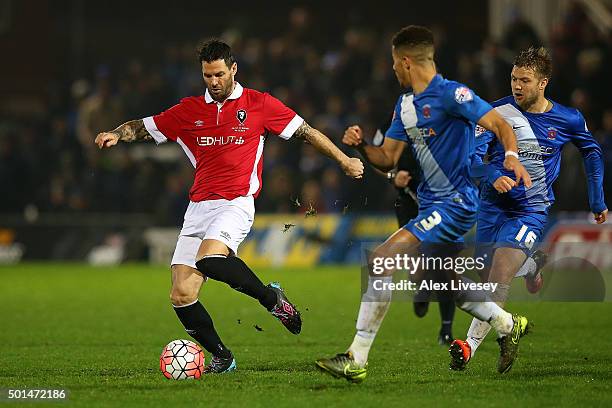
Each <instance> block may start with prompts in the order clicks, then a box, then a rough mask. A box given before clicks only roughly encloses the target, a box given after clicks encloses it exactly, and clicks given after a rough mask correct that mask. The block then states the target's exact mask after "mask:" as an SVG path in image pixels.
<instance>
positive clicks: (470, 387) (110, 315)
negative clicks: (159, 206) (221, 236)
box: [0, 264, 612, 408]
mask: <svg viewBox="0 0 612 408" xmlns="http://www.w3.org/2000/svg"><path fill="white" fill-rule="evenodd" d="M259 273H260V276H261V277H262V278H263V279H264V280H273V279H278V280H279V281H281V283H283V285H284V286H285V287H286V289H287V292H288V294H289V296H290V298H291V299H292V300H293V301H294V302H295V303H297V304H298V305H299V306H300V307H301V309H302V312H303V316H304V327H303V330H302V334H301V335H300V336H293V335H291V334H289V333H288V332H286V331H285V329H284V328H283V327H282V326H281V325H280V324H279V323H278V322H277V321H276V320H274V319H273V318H272V317H270V316H269V315H268V314H267V313H266V312H265V311H264V310H263V309H262V308H261V307H260V306H259V305H258V303H257V302H255V301H253V300H251V299H249V298H247V297H245V296H243V295H240V294H238V293H235V292H233V291H232V290H231V289H229V288H227V287H225V286H223V285H222V284H219V283H216V282H212V283H208V284H206V285H205V288H204V290H203V292H202V294H201V297H200V299H201V300H202V301H203V302H204V303H205V304H206V306H207V308H208V310H209V311H210V313H211V314H212V316H213V318H214V319H215V325H216V327H217V329H218V331H219V333H220V334H221V336H222V338H223V339H224V342H225V343H226V344H227V345H228V346H229V347H230V348H231V349H232V350H233V352H234V354H235V355H236V357H237V361H238V371H237V372H236V373H233V374H229V375H223V376H212V377H206V378H204V379H203V380H201V381H191V382H188V381H169V380H166V379H165V378H164V377H163V376H162V375H161V373H160V372H159V371H158V366H157V365H158V356H159V353H160V351H161V348H162V347H163V346H164V345H165V344H166V343H167V342H169V341H170V340H172V339H176V338H188V336H187V335H186V333H185V332H184V331H183V330H182V327H181V325H180V324H179V322H178V320H177V319H176V316H175V314H174V312H173V311H172V308H171V307H170V304H169V301H168V290H169V272H168V271H167V269H166V268H163V267H151V266H147V265H127V266H122V267H117V268H94V267H89V266H85V265H78V264H68V265H67V264H26V265H19V266H10V267H2V268H0V282H1V283H0V287H1V290H0V311H1V317H0V319H1V323H2V325H1V329H2V330H1V331H0V344H1V345H2V352H1V353H0V388H64V389H68V390H69V392H70V396H69V402H67V403H64V404H62V405H64V406H83V407H96V406H121V407H125V406H143V407H157V406H160V407H175V406H191V405H193V404H195V405H196V406H197V405H200V406H210V407H212V406H234V405H240V406H243V407H247V406H248V407H251V406H265V407H272V406H274V407H282V406H292V407H300V406H304V405H306V404H308V405H309V406H310V407H315V406H321V407H327V406H353V407H368V406H377V407H381V408H387V407H391V406H404V407H405V406H448V405H451V404H452V405H453V406H454V405H459V404H460V405H462V406H468V407H470V406H485V405H486V406H514V407H517V406H526V405H528V404H529V405H534V406H597V405H599V406H611V405H612V392H611V391H612V390H611V389H612V386H611V381H610V379H611V374H610V373H611V369H610V367H611V365H612V351H611V350H610V346H609V342H610V334H611V333H610V331H611V327H612V304H610V303H590V304H587V303H527V302H521V303H514V304H512V305H511V307H510V308H511V310H516V311H521V312H524V313H525V314H527V315H528V316H529V317H530V318H531V319H532V320H533V321H535V324H536V330H535V332H534V333H532V334H530V335H529V336H527V337H526V338H525V339H524V340H523V342H522V343H521V354H520V358H519V360H518V361H517V363H516V364H515V366H514V368H513V369H512V371H511V372H510V373H509V374H507V375H499V374H497V373H496V371H495V364H496V358H497V344H496V343H495V341H494V340H493V338H490V339H487V340H488V341H487V342H486V343H485V344H484V345H483V346H482V347H481V349H480V350H479V354H478V355H477V358H476V359H475V360H473V361H472V362H471V363H470V366H469V368H468V370H467V371H466V372H463V373H455V372H451V371H449V370H448V368H447V367H448V357H447V353H446V351H445V349H444V348H442V347H440V346H438V345H437V344H436V343H435V340H436V334H437V325H438V315H437V308H436V307H435V305H432V306H433V307H432V310H430V313H429V315H428V316H427V317H426V318H424V319H422V320H418V319H417V318H416V317H414V315H413V314H412V311H411V305H410V304H408V303H394V304H393V305H392V306H391V310H390V312H389V314H388V315H387V318H386V321H385V322H384V324H383V326H382V329H381V331H380V334H379V336H378V338H377V339H376V342H375V344H374V348H373V350H372V352H371V353H370V370H369V373H368V375H369V377H368V379H367V380H366V381H365V382H364V383H363V384H360V385H354V384H349V383H347V382H346V381H344V380H336V379H333V378H331V377H327V376H325V375H323V374H322V373H320V372H318V371H317V370H316V369H315V367H314V364H313V361H314V359H315V358H317V357H322V356H329V355H330V354H334V353H336V352H340V351H344V350H345V348H346V347H347V346H348V344H349V343H350V341H351V339H352V336H353V333H354V324H355V317H356V314H357V307H358V304H359V282H360V280H359V274H358V270H357V268H346V267H326V268H316V269H312V270H266V271H259ZM519 283H520V282H519ZM238 320H240V324H239V323H238ZM468 323H469V320H468V316H467V315H466V314H465V313H463V312H460V311H458V312H457V319H456V323H455V334H456V335H457V336H459V335H461V334H463V333H464V332H465V329H466V328H467V325H468ZM254 325H259V326H260V327H262V328H263V331H257V330H256V329H255V328H254ZM8 405H9V404H6V403H2V402H0V408H1V407H2V406H8ZM14 405H15V406H28V405H29V404H26V403H23V402H20V403H16V404H14ZM52 405H55V404H52ZM32 406H38V407H40V406H41V405H40V404H39V403H38V404H32Z"/></svg>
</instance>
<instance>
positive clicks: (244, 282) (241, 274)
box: [196, 255, 277, 310]
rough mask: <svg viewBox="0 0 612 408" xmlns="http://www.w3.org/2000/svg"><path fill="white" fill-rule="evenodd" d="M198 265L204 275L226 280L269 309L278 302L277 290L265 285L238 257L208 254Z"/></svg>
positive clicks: (225, 281)
mask: <svg viewBox="0 0 612 408" xmlns="http://www.w3.org/2000/svg"><path fill="white" fill-rule="evenodd" d="M196 267H197V268H198V271H200V272H202V274H204V276H207V277H209V278H211V279H214V280H216V281H220V282H224V283H226V284H228V285H229V286H230V287H231V288H232V289H235V290H237V291H238V292H241V293H244V294H245V295H248V296H250V297H252V298H254V299H257V300H258V301H259V303H260V304H261V305H262V306H263V307H265V308H266V309H267V310H271V309H272V308H273V307H274V305H275V304H276V301H277V296H276V292H274V291H273V290H272V289H271V288H269V287H267V286H266V285H264V284H263V282H262V281H261V280H259V278H258V277H257V275H255V273H254V272H253V271H252V270H251V269H250V268H249V267H248V266H247V265H246V264H245V263H244V262H243V261H242V259H240V258H238V257H235V256H229V257H228V256H225V255H206V256H204V257H203V258H202V259H200V260H199V261H197V262H196Z"/></svg>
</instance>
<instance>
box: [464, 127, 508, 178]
mask: <svg viewBox="0 0 612 408" xmlns="http://www.w3.org/2000/svg"><path fill="white" fill-rule="evenodd" d="M494 141H495V135H494V134H493V133H492V132H490V131H488V130H486V129H483V128H481V127H480V126H477V127H476V144H475V148H474V153H473V154H472V156H471V158H470V176H471V177H473V178H478V179H480V178H486V179H487V181H488V182H489V183H491V184H493V183H495V180H497V179H498V178H500V177H501V176H502V173H501V172H500V171H499V170H497V169H496V168H495V167H493V166H492V165H491V164H485V162H484V158H485V156H486V154H487V151H488V150H489V146H490V144H491V143H493V142H494Z"/></svg>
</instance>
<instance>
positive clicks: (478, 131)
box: [476, 125, 487, 137]
mask: <svg viewBox="0 0 612 408" xmlns="http://www.w3.org/2000/svg"><path fill="white" fill-rule="evenodd" d="M486 131H487V129H485V128H484V127H482V126H480V125H476V137H478V136H481V135H482V134H483V133H485V132H486Z"/></svg>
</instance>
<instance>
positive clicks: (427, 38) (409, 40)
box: [391, 25, 434, 48]
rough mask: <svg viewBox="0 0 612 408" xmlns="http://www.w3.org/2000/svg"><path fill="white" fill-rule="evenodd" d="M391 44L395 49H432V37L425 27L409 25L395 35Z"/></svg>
mask: <svg viewBox="0 0 612 408" xmlns="http://www.w3.org/2000/svg"><path fill="white" fill-rule="evenodd" d="M391 44H393V46H394V47H395V48H401V47H406V48H417V47H433V46H434V37H433V33H432V32H431V30H430V29H429V28H427V27H423V26H418V25H409V26H406V27H404V28H402V29H401V30H399V31H398V32H397V33H395V35H394V36H393V39H392V40H391Z"/></svg>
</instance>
